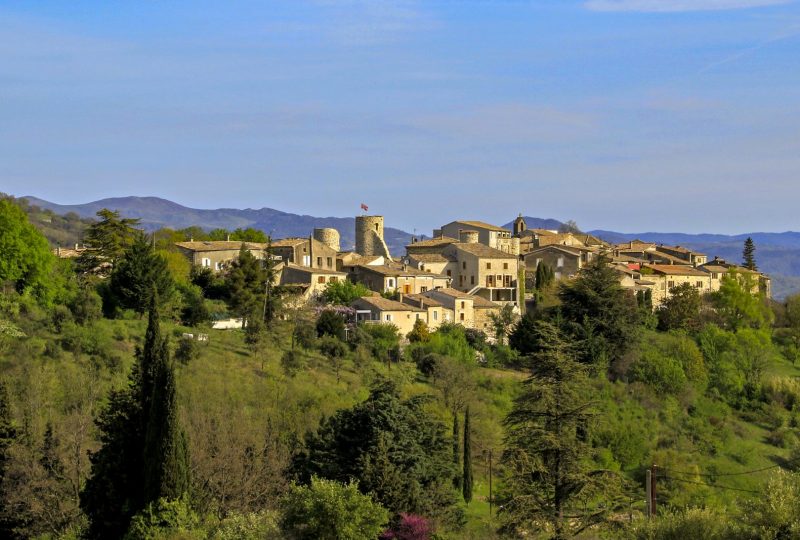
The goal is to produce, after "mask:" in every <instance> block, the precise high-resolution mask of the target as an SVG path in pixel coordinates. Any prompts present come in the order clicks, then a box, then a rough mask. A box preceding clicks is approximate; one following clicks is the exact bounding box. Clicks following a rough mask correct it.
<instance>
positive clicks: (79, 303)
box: [69, 280, 103, 324]
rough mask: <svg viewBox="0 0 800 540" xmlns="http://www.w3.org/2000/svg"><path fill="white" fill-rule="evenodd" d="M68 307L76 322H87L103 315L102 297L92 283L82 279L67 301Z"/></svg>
mask: <svg viewBox="0 0 800 540" xmlns="http://www.w3.org/2000/svg"><path fill="white" fill-rule="evenodd" d="M69 309H70V311H71V312H72V316H73V318H74V319H75V322H76V323H78V324H87V323H90V322H93V321H96V320H97V319H99V318H101V317H102V316H103V299H102V298H100V295H99V294H98V293H97V289H96V288H95V286H94V284H92V283H91V282H90V281H86V280H82V281H81V283H80V284H79V285H78V289H77V291H76V294H75V296H74V297H73V298H72V300H71V301H70V303H69Z"/></svg>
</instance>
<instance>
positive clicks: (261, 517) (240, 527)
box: [208, 510, 282, 540]
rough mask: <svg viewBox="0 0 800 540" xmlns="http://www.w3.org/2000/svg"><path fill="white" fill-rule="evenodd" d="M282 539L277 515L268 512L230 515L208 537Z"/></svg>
mask: <svg viewBox="0 0 800 540" xmlns="http://www.w3.org/2000/svg"><path fill="white" fill-rule="evenodd" d="M281 537H282V536H281V533H280V529H279V527H278V519H277V514H276V513H275V512H270V511H267V510H262V511H260V512H253V513H250V514H239V513H235V512H234V513H231V514H228V515H227V517H225V519H224V520H222V521H221V522H220V523H219V525H217V526H216V527H214V528H213V529H212V530H211V531H210V532H209V535H208V538H209V540H278V539H279V538H281Z"/></svg>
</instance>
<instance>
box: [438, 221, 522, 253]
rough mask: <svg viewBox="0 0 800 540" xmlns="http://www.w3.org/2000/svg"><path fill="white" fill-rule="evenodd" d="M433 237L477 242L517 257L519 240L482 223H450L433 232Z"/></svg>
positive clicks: (506, 232) (500, 228) (498, 228)
mask: <svg viewBox="0 0 800 540" xmlns="http://www.w3.org/2000/svg"><path fill="white" fill-rule="evenodd" d="M433 236H434V237H441V236H447V237H450V238H458V240H459V241H460V242H470V243H472V242H477V243H479V244H483V245H484V246H488V247H490V248H494V249H497V250H499V251H503V252H505V253H511V254H513V255H519V238H518V237H513V236H512V234H511V231H510V230H508V229H506V228H503V227H498V226H497V225H492V224H490V223H486V222H484V221H474V220H462V221H451V222H450V223H448V224H447V225H442V228H441V229H436V230H435V231H433Z"/></svg>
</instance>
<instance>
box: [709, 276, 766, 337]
mask: <svg viewBox="0 0 800 540" xmlns="http://www.w3.org/2000/svg"><path fill="white" fill-rule="evenodd" d="M753 288H754V283H753V279H752V278H751V277H750V275H748V274H744V275H739V274H737V273H735V272H728V273H727V274H726V275H725V276H723V278H722V281H721V284H720V288H719V290H718V291H716V292H714V293H712V294H711V299H712V303H713V305H714V308H715V309H716V311H717V314H718V315H719V317H720V319H721V321H722V323H723V325H724V326H725V327H726V328H729V329H731V330H734V331H736V330H738V329H740V328H762V327H765V326H767V325H768V324H769V323H770V322H772V316H773V315H772V312H771V311H770V310H769V308H768V307H767V304H766V303H765V302H764V299H763V298H762V297H760V296H758V295H754V294H753V293H752V290H753Z"/></svg>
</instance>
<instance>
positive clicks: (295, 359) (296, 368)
mask: <svg viewBox="0 0 800 540" xmlns="http://www.w3.org/2000/svg"><path fill="white" fill-rule="evenodd" d="M281 367H282V368H283V372H284V373H285V374H286V376H287V377H294V376H295V375H297V373H298V372H300V371H301V370H302V369H303V368H304V367H305V362H304V361H303V355H302V354H301V353H300V352H299V351H292V350H289V351H286V352H285V353H283V356H281Z"/></svg>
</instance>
